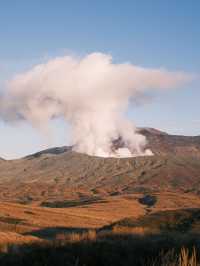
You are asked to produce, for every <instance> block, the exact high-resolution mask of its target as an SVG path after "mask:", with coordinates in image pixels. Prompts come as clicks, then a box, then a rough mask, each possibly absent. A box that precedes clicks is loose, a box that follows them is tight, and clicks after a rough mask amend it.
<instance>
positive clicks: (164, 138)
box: [0, 128, 200, 204]
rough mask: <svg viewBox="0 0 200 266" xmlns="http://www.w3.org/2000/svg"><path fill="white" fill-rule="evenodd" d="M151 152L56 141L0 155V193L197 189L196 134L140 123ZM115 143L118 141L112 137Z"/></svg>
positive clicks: (199, 143)
mask: <svg viewBox="0 0 200 266" xmlns="http://www.w3.org/2000/svg"><path fill="white" fill-rule="evenodd" d="M138 131H139V133H140V134H143V135H144V136H146V138H147V141H148V144H147V148H149V149H151V150H152V152H153V154H154V155H153V156H142V157H131V158H103V157H94V156H89V155H86V154H81V153H77V152H74V151H73V150H72V147H57V148H51V149H47V150H43V151H40V152H37V153H35V154H32V155H28V156H26V157H24V158H21V159H16V160H3V159H2V160H0V199H1V200H7V201H16V202H23V203H30V202H38V203H39V204H43V203H44V202H54V201H59V202H60V201H65V200H69V199H70V200H72V199H73V200H80V199H88V198H102V197H104V196H105V195H106V196H108V195H126V194H130V193H138V192H142V193H155V192H162V191H173V192H174V191H179V192H184V193H188V192H190V193H194V194H199V193H200V174H199V173H200V136H194V137H190V136H177V135H170V134H167V133H165V132H162V131H159V130H156V129H153V128H139V129H138ZM113 145H114V146H115V147H117V148H118V147H120V146H122V145H123V142H122V141H121V140H117V141H115V143H114V144H113Z"/></svg>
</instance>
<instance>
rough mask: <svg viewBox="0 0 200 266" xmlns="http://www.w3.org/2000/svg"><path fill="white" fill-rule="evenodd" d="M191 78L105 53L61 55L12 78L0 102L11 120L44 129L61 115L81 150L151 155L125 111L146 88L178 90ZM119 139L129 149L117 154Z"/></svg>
mask: <svg viewBox="0 0 200 266" xmlns="http://www.w3.org/2000/svg"><path fill="white" fill-rule="evenodd" d="M189 79H190V76H188V75H186V74H185V73H182V72H169V71H166V70H163V69H146V68H142V67H138V66H135V65H132V64H130V63H124V64H114V63H113V62H112V57H111V56H110V55H107V54H102V53H92V54H89V55H87V56H85V57H83V58H77V57H74V56H65V57H59V58H55V59H52V60H50V61H48V62H47V63H45V64H40V65H37V66H35V67H34V68H33V69H31V70H30V71H28V72H25V73H22V74H19V75H17V76H15V77H14V78H13V79H12V80H10V81H9V82H8V84H7V89H6V91H5V93H4V95H2V97H1V99H0V104H1V105H0V116H1V117H2V118H3V119H5V120H7V121H10V122H13V121H18V120H21V119H23V120H27V121H29V122H30V123H32V125H34V126H35V127H37V128H39V129H40V130H45V129H47V127H48V123H49V121H50V120H51V119H53V118H55V117H58V116H62V117H64V118H65V120H66V121H67V122H68V123H69V124H70V128H71V144H72V145H74V146H73V147H74V150H76V151H78V152H83V153H87V154H90V155H96V156H105V157H107V156H115V157H128V156H138V155H151V154H152V153H151V151H149V150H146V149H145V145H146V140H145V137H144V136H142V135H140V134H138V133H137V132H136V128H135V127H134V125H133V124H132V122H130V121H128V120H127V118H126V117H125V111H126V110H127V107H128V105H129V103H130V102H131V100H137V98H138V97H142V95H145V92H147V91H148V90H153V89H169V88H172V87H177V86H180V85H182V84H183V83H185V82H186V81H188V80H189ZM133 102H134V101H133ZM119 137H121V139H122V140H123V142H124V144H125V147H126V148H119V149H117V150H114V149H113V141H114V140H116V139H118V138H119Z"/></svg>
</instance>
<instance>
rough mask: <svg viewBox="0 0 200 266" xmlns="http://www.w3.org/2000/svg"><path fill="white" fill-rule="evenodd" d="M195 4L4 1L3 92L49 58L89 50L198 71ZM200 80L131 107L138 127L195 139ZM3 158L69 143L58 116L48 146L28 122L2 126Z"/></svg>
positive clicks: (199, 9)
mask: <svg viewBox="0 0 200 266" xmlns="http://www.w3.org/2000/svg"><path fill="white" fill-rule="evenodd" d="M199 14H200V1H198V0H192V1H187V0H182V1H181V0H168V1H162V0H152V1H151V0H145V1H144V0H143V1H142V0H140V1H139V0H138V1H134V0H126V1H117V0H115V1H109V0H107V1H104V0H102V1H95V0H93V1H87V0H85V1H78V0H77V1H69V0H59V1H53V0H52V1H51V0H43V1H41V0H40V1H38V0H34V1H30V0H26V1H24V0H20V1H18V0H7V1H1V4H0V89H1V90H3V87H4V85H3V84H4V81H5V80H6V79H9V77H12V75H13V74H14V73H17V72H21V71H24V70H26V69H28V68H30V67H31V66H32V65H34V64H37V63H38V62H41V61H43V60H44V59H46V58H49V57H53V56H57V55H63V54H66V53H70V54H71V53H74V54H78V55H84V54H86V53H91V52H94V51H99V52H104V53H110V54H112V56H113V58H114V61H115V62H124V61H129V62H131V63H133V64H136V65H141V66H144V67H155V68H156V67H165V68H168V69H169V70H184V71H186V72H190V73H197V74H198V73H199V72H200V52H199V49H200V27H199V25H200V16H199ZM199 99H200V90H199V81H195V82H193V83H192V84H190V85H189V86H187V87H184V88H183V89H178V90H171V91H167V92H165V93H162V94H161V93H159V94H156V95H154V97H153V100H152V101H150V102H148V103H147V104H145V105H140V106H134V107H132V108H130V109H129V111H128V116H129V117H130V118H131V119H133V120H134V121H135V122H136V124H137V125H138V126H151V127H156V128H160V129H162V130H166V131H168V132H170V133H174V134H185V135H197V134H200V108H199ZM0 130H1V139H0V156H3V157H6V158H15V157H19V156H22V155H25V154H28V153H31V152H34V151H37V150H40V149H41V148H44V147H47V146H49V145H50V146H54V145H64V144H67V132H66V131H67V130H66V125H64V123H63V121H62V120H61V119H59V120H57V121H54V122H52V130H53V132H54V135H55V136H56V137H55V138H54V139H53V140H52V142H51V143H49V142H47V141H46V140H45V139H44V138H43V137H42V136H40V135H39V134H38V133H37V131H36V130H34V129H33V128H32V127H31V126H30V125H27V124H22V125H19V126H17V127H16V126H13V125H7V124H5V123H4V122H0Z"/></svg>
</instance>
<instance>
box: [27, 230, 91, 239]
mask: <svg viewBox="0 0 200 266" xmlns="http://www.w3.org/2000/svg"><path fill="white" fill-rule="evenodd" d="M88 230H89V229H88V228H76V227H46V228H41V229H39V230H34V231H29V232H26V233H24V234H23V235H24V236H26V235H32V236H36V237H39V238H42V239H44V240H52V239H55V238H56V236H57V235H59V234H72V233H77V234H81V233H84V232H87V231H88Z"/></svg>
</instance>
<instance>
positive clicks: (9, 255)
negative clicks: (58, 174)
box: [0, 228, 200, 266]
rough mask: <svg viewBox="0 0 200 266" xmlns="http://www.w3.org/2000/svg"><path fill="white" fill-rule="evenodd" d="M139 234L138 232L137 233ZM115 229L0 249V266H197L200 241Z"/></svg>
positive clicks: (195, 238)
mask: <svg viewBox="0 0 200 266" xmlns="http://www.w3.org/2000/svg"><path fill="white" fill-rule="evenodd" d="M137 230H138V231H137ZM137 230H136V231H137V232H136V231H134V232H133V231H131V232H130V231H128V229H125V228H124V229H122V228H115V229H114V230H112V231H95V230H89V231H87V232H86V231H85V232H82V233H76V232H74V233H70V234H64V233H63V234H59V235H57V237H56V239H54V240H52V241H43V242H41V243H32V244H25V245H21V246H17V245H7V246H6V248H5V246H4V247H3V246H2V247H1V253H0V265H2V266H10V265H19V266H36V265H37V266H55V265H56V266H61V265H62V266H63V265H66V266H112V265H114V266H122V265H123V266H129V265H131V266H133V265H134V266H143V265H147V266H197V265H200V260H199V252H200V243H199V237H198V236H197V235H192V234H187V235H186V234H185V235H183V234H180V233H179V234H178V233H173V234H171V233H168V234H167V233H166V234H153V235H152V234H146V233H144V232H143V231H141V229H137Z"/></svg>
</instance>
